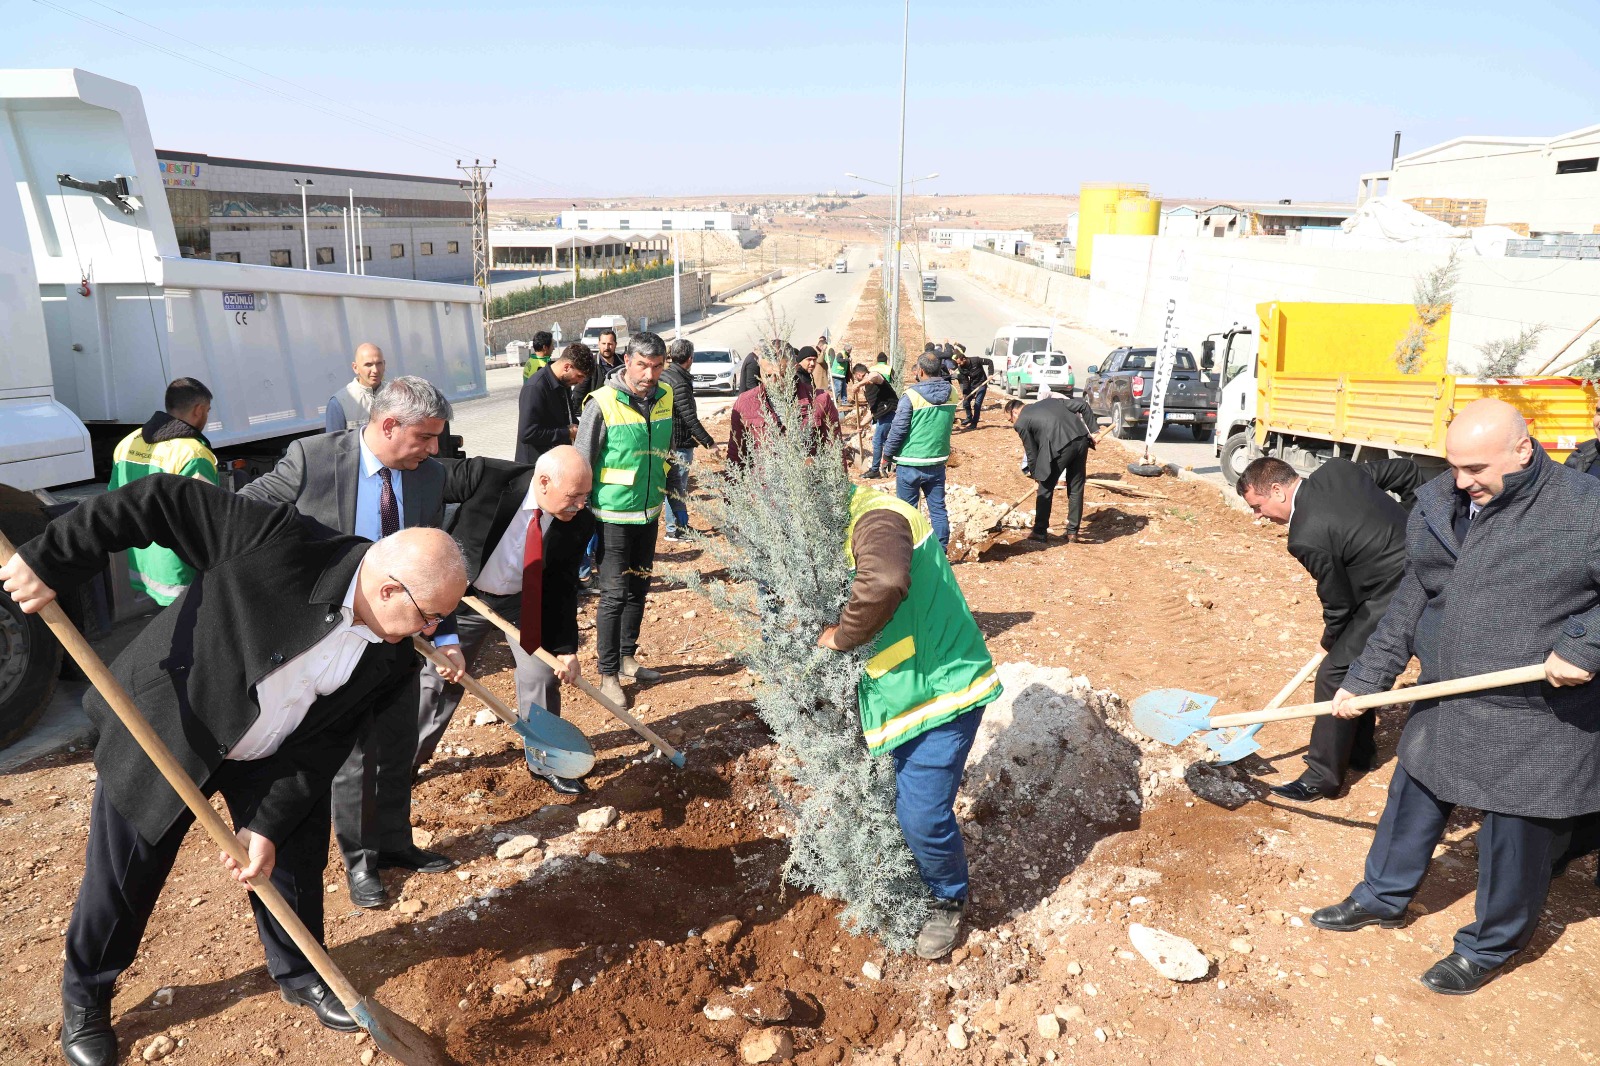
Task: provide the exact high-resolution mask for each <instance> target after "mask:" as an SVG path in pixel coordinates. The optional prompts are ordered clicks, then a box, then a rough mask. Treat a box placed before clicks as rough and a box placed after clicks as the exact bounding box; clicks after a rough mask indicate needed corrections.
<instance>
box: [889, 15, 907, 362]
mask: <svg viewBox="0 0 1600 1066" xmlns="http://www.w3.org/2000/svg"><path fill="white" fill-rule="evenodd" d="M910 61H911V0H906V14H905V28H904V30H903V32H902V34H901V38H900V172H899V175H898V176H897V179H896V184H895V190H894V291H893V292H892V293H890V295H889V359H890V361H891V363H892V364H894V365H895V369H896V370H899V365H898V363H896V362H895V361H896V360H899V359H900V224H901V221H902V211H903V209H904V200H905V195H906V70H907V67H908V65H909V64H910Z"/></svg>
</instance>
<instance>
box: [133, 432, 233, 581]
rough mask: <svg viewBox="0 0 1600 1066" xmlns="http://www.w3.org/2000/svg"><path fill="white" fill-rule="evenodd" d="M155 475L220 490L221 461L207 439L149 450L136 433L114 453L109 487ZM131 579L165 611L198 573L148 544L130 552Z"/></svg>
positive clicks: (170, 443)
mask: <svg viewBox="0 0 1600 1066" xmlns="http://www.w3.org/2000/svg"><path fill="white" fill-rule="evenodd" d="M150 474H177V475H178V476H180V477H192V478H199V479H200V480H201V481H209V482H210V483H211V484H213V485H215V484H217V481H218V478H217V457H216V455H215V454H213V453H212V451H211V448H210V447H209V446H208V445H207V444H206V439H205V438H204V437H202V436H198V435H197V436H194V437H178V438H176V439H174V440H164V441H158V442H157V443H155V444H150V443H148V442H147V441H146V440H145V439H144V434H143V433H142V432H141V431H140V430H137V429H136V430H134V431H133V432H132V433H130V434H128V436H126V437H124V438H123V439H122V442H121V443H120V444H118V445H117V447H116V450H115V451H113V452H112V453H111V480H110V482H109V484H108V487H109V488H112V489H118V488H121V487H122V486H123V485H126V484H128V482H130V481H137V480H139V479H140V478H142V477H146V476H148V475H150ZM128 579H129V582H130V583H131V584H132V585H133V587H134V588H136V589H138V590H139V591H140V592H142V593H144V594H145V595H146V596H149V597H150V598H151V599H152V600H155V601H156V602H157V603H159V604H160V605H161V606H163V607H165V606H167V604H169V603H171V602H172V601H173V600H175V599H177V598H178V595H179V594H180V593H181V592H183V590H184V589H186V588H188V587H189V585H190V583H191V582H193V581H194V567H192V566H190V565H189V564H188V563H186V562H184V561H183V559H182V558H181V557H180V556H179V555H178V553H177V552H175V551H173V550H172V549H171V548H163V547H161V546H160V545H157V544H149V545H146V546H145V547H143V548H129V549H128Z"/></svg>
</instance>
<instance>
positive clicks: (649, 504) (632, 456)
mask: <svg viewBox="0 0 1600 1066" xmlns="http://www.w3.org/2000/svg"><path fill="white" fill-rule="evenodd" d="M666 361H667V345H666V342H665V341H663V340H662V339H661V338H660V337H659V336H657V335H656V334H654V333H649V332H640V333H635V334H634V335H633V336H632V337H630V338H629V340H628V348H627V354H626V355H625V356H624V358H623V362H622V365H621V366H619V367H617V368H616V369H615V370H614V371H612V372H611V374H610V376H609V377H607V378H606V381H605V384H603V385H601V386H600V387H599V388H598V389H595V390H594V391H593V392H591V393H589V396H588V399H587V400H585V401H584V405H583V416H582V417H581V418H580V419H579V420H578V436H577V439H576V440H574V441H573V442H572V443H573V444H574V445H575V446H576V447H577V449H578V450H579V451H580V452H582V453H583V457H584V458H585V459H587V460H589V465H590V467H591V468H592V469H593V470H594V495H593V497H592V499H591V502H590V507H591V509H592V510H593V511H594V517H595V519H596V521H597V524H598V526H599V533H598V539H599V544H598V546H597V548H596V550H595V565H596V567H597V568H598V570H599V573H600V607H599V609H598V611H597V612H596V615H595V627H594V628H595V651H596V652H597V653H598V656H599V659H600V691H601V692H602V693H604V694H605V695H607V696H609V697H610V698H611V699H613V700H615V701H616V702H617V703H619V704H622V705H624V706H626V705H627V697H626V695H625V694H624V693H623V690H622V683H621V681H620V680H619V678H622V677H627V678H632V679H633V680H635V681H639V682H650V681H657V680H659V679H660V677H661V674H660V673H658V672H657V671H655V670H652V669H650V668H649V667H647V666H641V665H640V664H639V661H638V659H637V658H636V657H635V656H636V654H637V652H638V649H639V627H640V624H641V623H642V622H643V620H644V604H645V596H646V594H647V593H648V592H649V589H650V572H651V570H652V568H654V566H655V561H656V527H657V525H658V524H659V523H660V519H661V505H662V501H663V500H665V498H666V491H667V464H668V462H669V460H670V457H671V455H672V387H671V386H670V385H664V384H661V383H660V382H661V371H662V369H663V368H664V367H665V366H666Z"/></svg>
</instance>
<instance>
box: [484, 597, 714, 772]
mask: <svg viewBox="0 0 1600 1066" xmlns="http://www.w3.org/2000/svg"><path fill="white" fill-rule="evenodd" d="M461 602H462V603H464V604H466V605H467V606H468V607H471V608H472V609H473V610H474V611H477V612H478V613H479V614H481V615H483V617H485V618H487V619H488V620H489V621H491V622H493V623H494V624H495V625H497V626H499V627H500V628H501V630H502V631H504V633H505V635H506V636H507V637H510V638H511V639H512V640H514V641H516V642H517V643H518V644H521V643H522V630H520V629H518V628H517V627H516V626H514V625H512V624H511V623H510V622H508V621H506V620H505V619H504V618H501V617H500V615H499V614H497V613H496V612H495V611H494V610H492V609H491V608H490V607H489V605H488V604H487V603H484V602H483V601H482V600H480V599H478V597H476V596H463V597H461ZM533 653H534V654H535V655H537V656H538V657H539V659H540V660H541V661H542V662H543V663H544V664H545V665H546V666H548V667H549V668H550V669H552V670H554V671H556V672H557V673H560V672H561V670H562V666H561V661H560V660H559V659H557V658H556V657H555V656H554V655H551V654H550V653H549V652H547V651H545V650H544V649H543V648H535V649H533ZM576 684H577V686H578V688H579V690H580V691H581V692H582V693H583V694H584V695H585V696H588V697H589V698H590V699H591V700H594V701H595V702H596V703H598V704H599V705H600V706H602V707H604V708H605V709H606V710H608V711H610V712H611V713H612V715H613V716H614V717H615V718H616V719H617V720H618V721H620V722H622V724H624V725H626V726H627V727H628V728H629V729H631V730H633V731H634V732H635V733H638V734H639V735H640V736H641V737H643V738H644V739H646V740H648V741H649V742H650V743H651V744H653V745H655V748H656V750H657V751H659V752H661V754H663V755H665V756H666V757H667V759H668V760H669V761H670V762H671V763H672V765H673V766H676V767H678V768H679V769H682V768H683V763H684V758H683V755H682V754H681V753H680V752H679V751H678V750H677V749H676V748H674V747H673V746H672V745H671V744H668V743H667V742H666V741H664V740H662V739H661V738H660V737H658V736H656V734H655V731H654V730H652V729H651V728H650V727H649V726H647V725H645V724H644V723H643V722H641V721H639V719H637V718H635V717H634V716H633V715H631V714H629V713H628V712H627V711H626V710H624V709H623V708H621V707H619V706H617V705H616V704H615V703H613V702H612V701H611V700H609V699H607V698H606V696H605V694H604V693H602V692H601V691H600V690H599V689H597V688H595V687H594V686H593V685H591V684H589V682H587V681H585V680H584V679H583V678H582V677H579V678H578V680H577V682H576ZM551 717H552V718H553V717H555V716H554V715H551Z"/></svg>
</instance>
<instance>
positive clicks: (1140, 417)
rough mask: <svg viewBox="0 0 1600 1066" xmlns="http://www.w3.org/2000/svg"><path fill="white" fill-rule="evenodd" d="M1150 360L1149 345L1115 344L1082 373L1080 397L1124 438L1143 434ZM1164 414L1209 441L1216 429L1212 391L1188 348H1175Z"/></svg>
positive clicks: (1152, 357)
mask: <svg viewBox="0 0 1600 1066" xmlns="http://www.w3.org/2000/svg"><path fill="white" fill-rule="evenodd" d="M1155 365H1156V350H1155V349H1154V348H1117V349H1115V350H1114V351H1113V352H1112V353H1111V354H1110V355H1108V356H1106V358H1105V361H1104V362H1102V363H1101V364H1100V365H1099V366H1091V367H1090V368H1089V373H1088V375H1087V377H1086V378H1085V379H1084V385H1083V398H1084V400H1085V402H1087V403H1088V405H1089V409H1090V410H1091V411H1093V412H1094V413H1095V417H1096V418H1098V419H1100V420H1101V423H1102V424H1105V423H1108V422H1109V423H1110V424H1111V425H1112V426H1113V427H1114V428H1113V430H1112V432H1114V433H1116V435H1117V436H1119V437H1121V438H1123V439H1124V440H1128V439H1132V438H1136V437H1142V436H1143V435H1144V432H1145V425H1146V423H1147V422H1148V421H1149V418H1150V399H1151V397H1152V395H1153V393H1154V391H1155V389H1154V387H1153V385H1152V382H1153V380H1154V378H1155ZM1166 414H1167V421H1168V422H1173V423H1177V424H1178V425H1180V426H1188V427H1189V431H1190V432H1191V433H1193V434H1194V439H1195V440H1197V441H1208V440H1210V439H1211V438H1212V436H1213V435H1214V434H1215V433H1216V431H1217V397H1216V393H1215V391H1214V390H1213V389H1212V388H1211V386H1210V385H1209V384H1207V383H1206V381H1205V380H1204V379H1203V377H1202V376H1201V373H1200V368H1199V367H1198V366H1196V365H1195V361H1194V355H1193V354H1192V353H1190V351H1189V349H1187V348H1179V349H1178V358H1177V364H1176V366H1175V367H1174V369H1173V372H1172V382H1171V384H1170V385H1169V386H1168V388H1167V403H1166Z"/></svg>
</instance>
